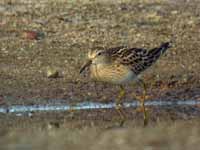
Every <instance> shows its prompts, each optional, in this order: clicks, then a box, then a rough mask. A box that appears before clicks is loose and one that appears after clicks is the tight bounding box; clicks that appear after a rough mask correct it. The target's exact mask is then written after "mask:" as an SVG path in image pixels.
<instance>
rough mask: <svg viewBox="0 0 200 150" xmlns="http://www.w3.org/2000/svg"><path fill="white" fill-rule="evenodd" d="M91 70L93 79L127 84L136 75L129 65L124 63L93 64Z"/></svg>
mask: <svg viewBox="0 0 200 150" xmlns="http://www.w3.org/2000/svg"><path fill="white" fill-rule="evenodd" d="M90 71H91V77H92V78H93V79H95V80H97V81H104V82H110V83H113V84H127V83H129V82H131V81H132V80H134V79H135V77H136V75H135V74H134V73H133V72H132V71H131V70H130V69H129V68H128V67H126V66H122V65H121V66H119V65H118V66H117V65H91V67H90Z"/></svg>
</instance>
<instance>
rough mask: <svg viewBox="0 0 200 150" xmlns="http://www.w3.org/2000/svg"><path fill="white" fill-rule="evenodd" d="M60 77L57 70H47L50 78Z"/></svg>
mask: <svg viewBox="0 0 200 150" xmlns="http://www.w3.org/2000/svg"><path fill="white" fill-rule="evenodd" d="M58 76H59V72H58V71H57V70H56V69H52V68H48V69H47V77H48V78H57V77H58Z"/></svg>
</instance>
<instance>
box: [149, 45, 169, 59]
mask: <svg viewBox="0 0 200 150" xmlns="http://www.w3.org/2000/svg"><path fill="white" fill-rule="evenodd" d="M170 47H171V42H166V43H162V44H161V45H160V46H159V47H156V48H153V49H151V50H150V51H149V52H148V54H147V57H148V60H151V62H149V63H154V62H156V60H157V59H158V58H159V57H160V56H161V55H162V54H163V53H164V52H165V51H166V50H167V49H168V48H170Z"/></svg>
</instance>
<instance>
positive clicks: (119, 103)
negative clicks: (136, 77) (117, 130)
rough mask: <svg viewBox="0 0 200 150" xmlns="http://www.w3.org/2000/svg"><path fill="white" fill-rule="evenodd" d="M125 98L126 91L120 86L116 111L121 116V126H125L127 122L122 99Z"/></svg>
mask: <svg viewBox="0 0 200 150" xmlns="http://www.w3.org/2000/svg"><path fill="white" fill-rule="evenodd" d="M124 96H125V89H124V87H123V86H121V85H120V93H119V96H118V98H117V101H116V110H117V112H118V114H119V115H120V126H123V124H124V122H125V120H126V115H125V113H124V111H123V110H122V98H123V97H124Z"/></svg>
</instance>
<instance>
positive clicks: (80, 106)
mask: <svg viewBox="0 0 200 150" xmlns="http://www.w3.org/2000/svg"><path fill="white" fill-rule="evenodd" d="M199 104H200V101H198V100H178V101H177V100H174V101H158V100H154V101H146V102H145V105H146V106H170V105H171V106H177V105H199ZM139 105H140V104H139V102H138V101H133V102H126V103H124V107H126V108H127V107H137V106H139ZM114 107H115V103H98V102H82V103H77V104H76V105H73V106H71V105H67V104H54V105H50V104H49V105H24V106H23V105H13V106H7V107H5V106H4V107H0V113H29V112H39V111H40V112H49V111H67V110H85V109H87V110H90V109H101V108H104V109H106V108H107V109H108V108H114Z"/></svg>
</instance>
